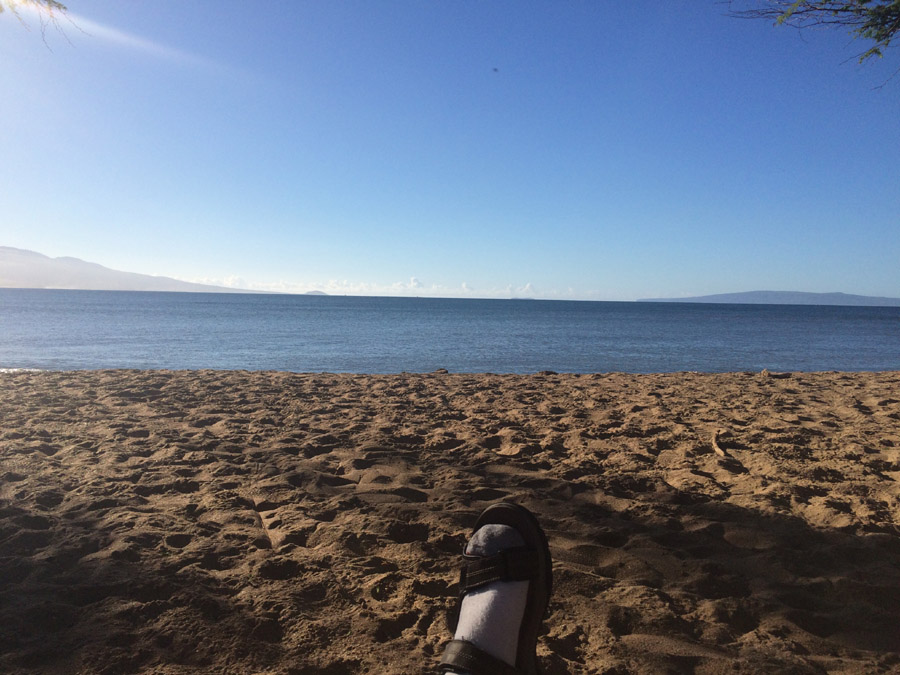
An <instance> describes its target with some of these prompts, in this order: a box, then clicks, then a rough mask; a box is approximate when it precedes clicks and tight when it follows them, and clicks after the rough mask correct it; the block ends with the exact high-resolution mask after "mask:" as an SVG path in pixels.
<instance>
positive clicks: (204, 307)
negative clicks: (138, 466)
mask: <svg viewBox="0 0 900 675" xmlns="http://www.w3.org/2000/svg"><path fill="white" fill-rule="evenodd" d="M0 368H41V369H86V368H87V369H96V368H175V369H181V368H187V369H196V368H219V369H247V370H289V371H295V372H321V371H328V372H357V373H392V372H400V371H410V372H427V371H432V370H436V369H438V368H447V369H448V370H450V371H451V372H498V373H506V372H511V373H529V372H536V371H540V370H555V371H558V372H578V373H593V372H611V371H624V372H632V373H649V372H672V371H684V370H696V371H705V372H724V371H738V370H762V369H763V368H768V369H770V370H792V371H797V370H803V371H816V370H848V371H858V370H900V308H897V307H824V306H819V307H812V306H798V305H708V304H671V303H629V302H559V301H542V300H451V299H419V298H361V297H332V296H328V297H320V296H289V295H240V294H234V295H232V294H225V295H222V294H199V293H130V292H109V291H47V290H10V289H2V290H0Z"/></svg>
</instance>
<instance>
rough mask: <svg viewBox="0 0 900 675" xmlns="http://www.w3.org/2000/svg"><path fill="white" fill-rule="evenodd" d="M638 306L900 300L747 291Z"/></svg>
mask: <svg viewBox="0 0 900 675" xmlns="http://www.w3.org/2000/svg"><path fill="white" fill-rule="evenodd" d="M638 302H721V303H727V304H735V305H844V306H851V307H900V298H879V297H873V296H871V295H851V294H849V293H801V292H799V291H748V292H746V293H719V294H717V295H699V296H697V297H693V298H647V299H645V300H638Z"/></svg>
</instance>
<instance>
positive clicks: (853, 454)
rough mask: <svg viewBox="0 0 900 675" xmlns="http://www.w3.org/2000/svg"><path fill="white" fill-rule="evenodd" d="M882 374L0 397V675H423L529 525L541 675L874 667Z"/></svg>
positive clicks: (163, 374) (899, 576)
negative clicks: (500, 525) (470, 581)
mask: <svg viewBox="0 0 900 675" xmlns="http://www.w3.org/2000/svg"><path fill="white" fill-rule="evenodd" d="M897 392H900V372H897V371H869V372H835V371H828V372H818V373H805V372H801V373H797V372H794V373H766V372H765V371H764V372H763V373H759V372H756V373H746V372H745V373H691V372H681V373H657V374H625V373H605V374H595V373H591V374H551V373H547V372H544V373H536V374H486V373H476V374H456V373H442V372H435V373H400V374H383V375H377V374H363V375H360V374H349V373H305V374H304V373H288V372H280V371H213V370H191V371H167V370H146V371H142V370H90V371H39V372H34V371H30V372H29V371H18V372H8V371H7V372H3V387H2V388H0V410H3V417H4V423H3V425H2V427H0V645H3V649H2V650H0V670H3V671H4V672H10V673H25V672H60V671H65V672H110V673H112V672H135V671H145V670H152V671H153V672H156V673H173V674H174V673H186V672H193V671H195V670H196V669H201V670H209V671H216V672H220V671H242V672H258V671H264V672H267V673H283V674H285V675H287V674H288V673H291V674H292V675H294V674H296V673H313V672H323V671H324V672H334V673H344V672H346V673H353V672H376V671H377V672H383V673H397V674H399V673H407V672H415V671H421V670H422V668H423V667H424V666H425V665H426V664H431V663H433V662H434V659H435V657H436V655H438V654H439V653H440V649H441V647H442V645H443V644H444V642H445V641H446V640H447V639H448V638H449V635H448V634H447V631H446V628H445V623H444V615H445V613H446V611H447V610H448V609H449V607H450V606H451V605H452V603H453V598H454V584H455V581H456V577H457V574H458V572H457V560H456V556H457V555H458V553H459V551H460V550H461V546H462V543H463V541H464V540H465V537H466V535H467V533H468V529H469V528H470V527H471V525H472V523H473V522H474V519H475V517H476V516H477V514H478V512H480V510H481V509H482V508H484V506H486V505H487V504H489V503H491V502H493V501H497V500H500V499H512V500H515V501H519V502H521V503H523V504H524V505H525V506H527V507H529V508H530V509H531V510H532V511H534V512H535V513H537V514H538V516H539V518H540V519H541V522H542V524H543V525H544V527H545V529H546V531H547V534H548V536H549V539H550V544H551V550H552V553H553V556H554V575H555V582H556V585H555V588H556V590H555V593H554V597H553V599H552V600H551V607H550V616H549V618H548V619H547V622H546V634H545V635H543V636H542V638H541V640H540V643H539V654H540V655H541V656H542V660H543V663H544V665H545V668H546V670H547V671H548V673H551V674H553V673H563V672H584V673H602V672H608V671H611V670H612V669H614V668H619V669H620V672H659V671H665V670H666V669H669V670H671V671H674V672H680V671H682V670H685V669H688V670H692V671H693V672H697V673H719V672H721V673H726V672H727V673H735V672H736V673H752V672H764V671H772V670H779V669H781V670H790V671H791V672H799V673H805V672H810V673H812V672H820V671H821V670H823V669H824V670H833V671H840V672H847V673H864V672H888V671H889V670H891V669H892V668H896V667H897V666H898V665H900V653H898V649H900V647H898V645H900V626H898V624H897V621H896V617H897V616H900V594H898V592H897V589H898V588H900V400H898V399H900V394H898V393H897Z"/></svg>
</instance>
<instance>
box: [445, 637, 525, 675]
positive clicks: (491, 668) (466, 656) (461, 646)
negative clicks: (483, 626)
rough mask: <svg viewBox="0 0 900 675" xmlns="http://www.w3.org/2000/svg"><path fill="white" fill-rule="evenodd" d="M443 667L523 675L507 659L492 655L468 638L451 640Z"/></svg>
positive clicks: (482, 673) (491, 674) (474, 674)
mask: <svg viewBox="0 0 900 675" xmlns="http://www.w3.org/2000/svg"><path fill="white" fill-rule="evenodd" d="M441 668H443V669H444V670H449V671H451V672H455V673H457V672H466V673H470V674H471V675H521V673H520V672H519V671H518V670H516V669H515V668H513V667H512V666H511V665H509V664H508V663H507V662H506V661H501V660H500V659H498V658H496V657H494V656H491V655H490V654H488V653H487V652H486V651H483V650H481V649H479V648H478V647H476V646H475V645H473V644H472V643H471V642H467V641H466V640H451V641H450V643H449V644H448V645H447V647H446V648H445V649H444V655H443V656H442V657H441Z"/></svg>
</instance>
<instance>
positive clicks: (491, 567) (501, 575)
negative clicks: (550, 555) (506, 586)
mask: <svg viewBox="0 0 900 675" xmlns="http://www.w3.org/2000/svg"><path fill="white" fill-rule="evenodd" d="M463 557H464V558H465V560H466V563H465V565H463V568H462V570H461V572H460V575H459V592H460V595H462V594H463V593H465V592H467V591H472V590H475V589H476V588H481V587H482V586H485V585H486V584H491V583H493V582H495V581H530V580H532V579H536V578H537V575H538V564H539V563H538V559H539V557H538V552H537V551H535V550H534V549H531V548H527V547H525V546H519V547H516V548H508V549H505V550H503V551H501V552H500V553H498V554H496V555H492V556H488V557H482V556H472V555H464V556H463Z"/></svg>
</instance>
